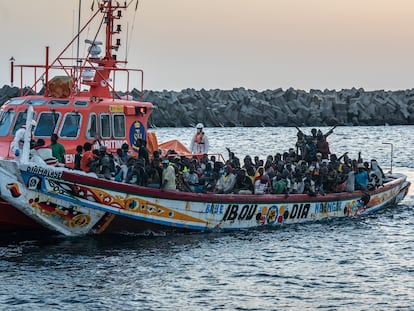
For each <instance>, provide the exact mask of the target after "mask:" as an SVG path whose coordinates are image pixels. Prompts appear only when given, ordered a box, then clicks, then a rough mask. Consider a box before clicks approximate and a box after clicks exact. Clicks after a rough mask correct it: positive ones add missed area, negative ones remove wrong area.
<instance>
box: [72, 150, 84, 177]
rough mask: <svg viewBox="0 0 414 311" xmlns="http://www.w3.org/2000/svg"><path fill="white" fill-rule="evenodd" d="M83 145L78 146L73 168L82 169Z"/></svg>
mask: <svg viewBox="0 0 414 311" xmlns="http://www.w3.org/2000/svg"><path fill="white" fill-rule="evenodd" d="M82 151H83V147H82V145H78V146H76V154H75V163H74V167H73V169H75V170H78V171H80V170H81V162H82V156H83V155H82Z"/></svg>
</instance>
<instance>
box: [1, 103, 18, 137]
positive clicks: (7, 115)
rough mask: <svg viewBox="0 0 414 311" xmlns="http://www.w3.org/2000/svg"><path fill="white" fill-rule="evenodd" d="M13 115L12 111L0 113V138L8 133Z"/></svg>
mask: <svg viewBox="0 0 414 311" xmlns="http://www.w3.org/2000/svg"><path fill="white" fill-rule="evenodd" d="M14 114H15V112H14V110H12V109H9V110H6V111H1V112H0V136H6V135H7V134H8V133H9V130H10V126H11V124H12V122H13V118H14Z"/></svg>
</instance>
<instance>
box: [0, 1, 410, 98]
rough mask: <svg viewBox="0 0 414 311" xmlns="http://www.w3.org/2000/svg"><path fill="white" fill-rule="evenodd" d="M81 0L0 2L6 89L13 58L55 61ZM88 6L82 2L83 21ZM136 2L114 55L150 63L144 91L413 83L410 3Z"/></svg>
mask: <svg viewBox="0 0 414 311" xmlns="http://www.w3.org/2000/svg"><path fill="white" fill-rule="evenodd" d="M128 1H130V0H128ZM78 3H79V0H36V1H29V0H19V1H15V0H0V29H1V40H2V44H1V49H0V86H3V85H5V84H7V85H10V62H9V59H10V57H12V56H13V57H14V58H15V60H16V63H19V64H35V63H36V64H44V59H45V57H44V55H45V46H50V53H51V58H53V57H54V56H56V55H57V54H58V52H60V51H61V49H63V47H64V46H65V45H66V44H67V42H68V41H70V39H72V37H73V35H74V33H75V29H76V27H77V26H76V25H77V14H78V13H77V12H78V9H77V8H78ZM91 4H92V0H82V20H86V19H88V18H89V17H90V16H91V10H90V7H91ZM134 6H135V0H134V1H133V4H132V5H131V11H132V12H129V13H128V17H129V18H128V22H127V21H124V22H123V24H122V26H123V29H124V37H125V40H123V41H122V42H123V44H124V46H127V47H128V53H125V52H123V53H120V55H119V56H120V57H119V56H118V58H122V59H123V58H125V55H127V56H128V58H127V60H128V62H129V66H130V67H134V68H141V69H143V70H144V72H145V80H144V88H145V89H147V90H176V91H180V90H182V89H186V88H194V89H197V90H199V89H202V88H204V89H207V90H209V89H225V90H227V89H233V88H238V87H244V88H247V89H256V90H266V89H270V90H273V89H277V88H283V89H287V88H289V87H293V88H296V89H302V90H309V89H321V90H324V89H330V90H333V89H335V90H340V89H348V88H352V87H356V88H364V89H365V90H380V89H385V90H404V89H411V88H413V87H414V58H413V56H414V20H413V19H412V16H413V14H414V1H413V0H389V1H387V0H254V1H253V0H251V1H247V0H208V1H201V0H139V6H138V10H137V12H136V13H135V12H133V11H134V10H133V8H134ZM95 9H96V4H95ZM134 13H135V14H134ZM127 34H128V37H129V40H127Z"/></svg>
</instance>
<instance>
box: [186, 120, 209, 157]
mask: <svg viewBox="0 0 414 311" xmlns="http://www.w3.org/2000/svg"><path fill="white" fill-rule="evenodd" d="M196 128H197V132H196V133H195V135H194V137H193V139H192V140H191V144H190V151H191V153H193V154H198V153H202V154H204V153H206V154H207V153H208V148H209V144H208V138H207V135H206V134H204V131H203V128H204V125H203V124H202V123H198V124H197V126H196Z"/></svg>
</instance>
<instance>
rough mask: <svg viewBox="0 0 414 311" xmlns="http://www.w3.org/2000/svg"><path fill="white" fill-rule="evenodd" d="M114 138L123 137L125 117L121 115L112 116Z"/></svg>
mask: <svg viewBox="0 0 414 311" xmlns="http://www.w3.org/2000/svg"><path fill="white" fill-rule="evenodd" d="M113 118H114V122H113V124H114V138H124V137H125V116H124V115H123V114H114V115H113Z"/></svg>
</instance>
